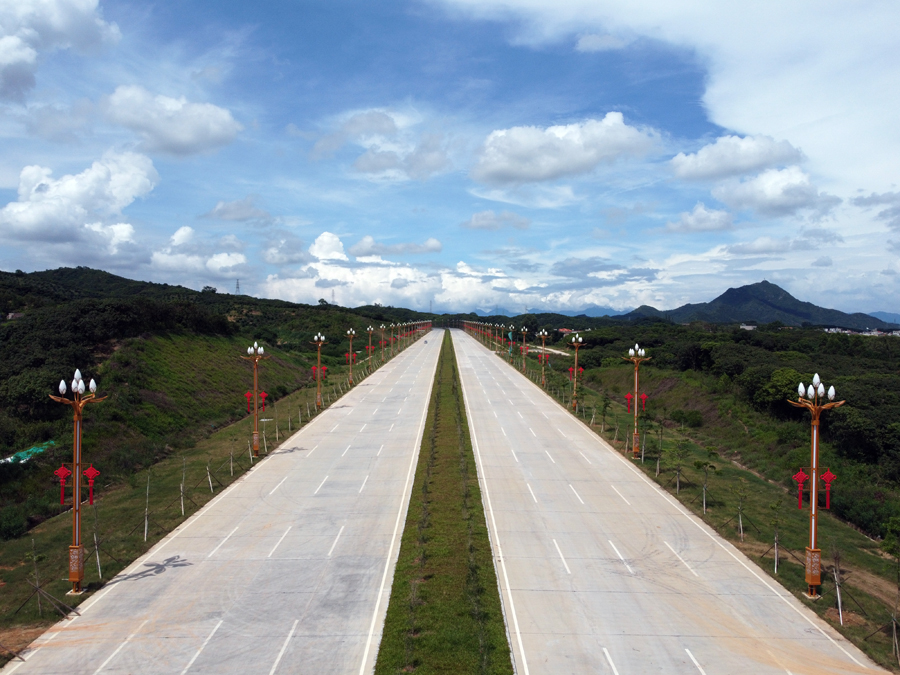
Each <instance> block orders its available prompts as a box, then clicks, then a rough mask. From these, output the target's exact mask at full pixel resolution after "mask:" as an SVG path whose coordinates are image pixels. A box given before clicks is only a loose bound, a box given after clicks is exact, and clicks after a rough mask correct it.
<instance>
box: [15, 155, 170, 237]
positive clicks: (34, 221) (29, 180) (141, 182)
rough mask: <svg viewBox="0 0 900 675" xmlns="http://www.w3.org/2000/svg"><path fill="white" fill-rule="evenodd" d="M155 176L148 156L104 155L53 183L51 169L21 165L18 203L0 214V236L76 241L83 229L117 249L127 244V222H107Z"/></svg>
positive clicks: (142, 193)
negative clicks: (79, 170) (107, 241)
mask: <svg viewBox="0 0 900 675" xmlns="http://www.w3.org/2000/svg"><path fill="white" fill-rule="evenodd" d="M157 180H158V176H157V173H156V170H155V169H154V168H153V162H151V161H150V158H149V157H146V156H144V155H140V154H137V153H133V152H124V153H114V152H108V153H106V154H105V155H103V157H102V158H101V159H99V160H98V161H96V162H94V163H93V164H92V165H91V166H90V168H88V169H85V170H84V171H82V172H81V173H78V174H70V175H65V176H63V177H61V178H58V179H56V178H53V172H52V170H51V169H48V168H46V167H42V166H26V167H25V168H24V169H22V173H21V175H20V178H19V198H18V200H17V201H14V202H10V203H8V204H7V205H6V206H4V207H3V208H2V209H0V232H2V234H3V235H4V236H7V237H10V238H13V239H19V240H23V241H46V242H62V241H76V240H78V239H79V238H80V237H81V236H82V235H83V234H84V231H85V229H86V228H87V229H88V230H90V231H91V232H93V233H94V234H105V235H106V236H108V238H109V240H110V246H111V247H112V248H113V249H117V248H118V246H119V245H120V244H122V243H124V242H125V241H130V239H131V235H132V234H133V230H129V229H128V228H130V227H131V226H130V225H127V224H126V223H115V222H114V223H112V224H109V225H106V224H104V223H107V222H109V221H115V220H118V219H119V218H121V215H122V210H123V209H124V208H125V207H126V206H128V205H129V204H131V203H132V202H133V201H134V200H135V199H137V198H139V197H143V196H145V195H147V194H148V193H149V192H150V191H151V190H152V189H153V187H154V186H155V185H156V182H157Z"/></svg>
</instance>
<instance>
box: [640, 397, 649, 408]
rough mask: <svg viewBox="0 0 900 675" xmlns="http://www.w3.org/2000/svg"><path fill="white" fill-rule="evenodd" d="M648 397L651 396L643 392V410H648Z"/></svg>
mask: <svg viewBox="0 0 900 675" xmlns="http://www.w3.org/2000/svg"><path fill="white" fill-rule="evenodd" d="M648 398H649V397H648V396H647V394H641V396H640V399H641V410H644V411H646V410H647V399H648Z"/></svg>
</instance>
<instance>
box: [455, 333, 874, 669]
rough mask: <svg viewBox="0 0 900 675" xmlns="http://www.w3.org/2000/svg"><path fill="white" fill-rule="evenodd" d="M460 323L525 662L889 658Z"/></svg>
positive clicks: (647, 665)
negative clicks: (758, 563)
mask: <svg viewBox="0 0 900 675" xmlns="http://www.w3.org/2000/svg"><path fill="white" fill-rule="evenodd" d="M452 334H453V340H454V348H455V350H456V355H457V360H458V364H459V372H460V378H461V380H462V386H463V392H464V395H465V402H466V410H467V414H468V416H469V428H470V430H471V433H472V436H473V438H472V440H473V447H474V448H475V451H476V460H477V463H478V471H479V480H480V482H481V487H482V490H483V492H484V494H485V507H486V509H487V521H488V525H489V528H490V532H491V539H492V545H493V547H494V554H495V561H496V564H497V572H498V578H499V580H500V586H501V596H502V599H503V605H504V614H505V616H506V621H507V626H508V628H509V631H510V638H511V642H512V646H513V653H514V657H515V662H516V666H517V672H519V673H520V674H524V675H529V673H531V674H534V675H538V674H541V673H553V674H555V673H563V672H565V673H621V675H626V674H628V673H632V674H645V673H656V672H659V673H685V674H687V673H692V674H694V675H696V673H698V672H707V673H709V674H710V675H713V674H714V673H735V674H738V673H739V674H745V673H754V674H756V673H760V674H768V673H779V674H781V675H784V674H785V673H793V675H800V674H801V673H810V674H812V673H816V674H817V675H818V674H821V673H854V672H872V670H867V669H874V670H878V668H877V666H875V664H873V663H872V662H871V661H870V660H869V659H868V658H867V657H865V656H864V655H863V654H862V653H861V652H860V651H859V650H858V649H856V648H855V647H853V646H852V645H851V644H850V643H848V642H847V641H846V640H844V639H843V638H841V637H840V636H839V635H838V634H837V633H836V632H835V631H833V630H832V629H831V628H830V627H829V626H827V625H826V624H825V623H824V622H822V621H820V620H819V619H818V618H817V617H816V616H815V615H814V614H812V613H811V612H809V611H808V610H806V608H804V607H803V605H801V604H800V603H799V602H798V601H796V600H795V599H794V598H793V597H792V596H790V595H789V594H788V593H786V592H785V591H784V590H783V589H782V588H780V587H779V586H777V585H776V584H774V583H773V582H772V581H770V580H769V579H768V578H767V577H766V575H765V574H763V573H762V572H761V571H759V570H758V569H757V568H755V566H754V565H753V564H752V563H751V562H750V561H749V560H748V559H747V558H746V557H744V556H743V554H741V553H740V552H739V551H737V549H735V548H734V547H733V546H731V545H730V544H728V543H727V542H726V541H724V540H723V539H721V538H720V537H719V536H718V535H716V534H715V533H714V532H713V531H712V530H711V529H709V528H708V527H707V526H706V525H705V524H704V523H703V522H702V521H700V520H699V519H698V518H696V517H694V516H693V515H692V514H689V513H688V512H687V511H686V510H685V509H684V508H683V507H682V506H681V505H680V504H678V503H677V502H676V501H675V500H674V499H672V498H671V497H670V496H669V495H667V494H666V493H665V492H664V491H663V490H661V489H659V488H658V487H657V486H656V485H655V484H653V483H652V482H651V481H650V480H649V479H647V478H646V477H645V476H644V475H643V474H642V473H641V472H640V471H639V470H638V469H636V468H635V467H633V466H631V465H630V463H629V460H626V459H625V458H623V457H622V456H621V455H619V454H618V453H616V452H615V451H613V450H612V448H610V447H609V446H608V445H607V444H606V443H605V442H603V441H602V440H601V439H600V438H599V437H598V436H597V435H596V434H594V433H593V432H591V431H590V430H589V429H588V428H587V427H586V426H585V425H583V424H582V423H581V422H579V421H578V420H577V419H575V418H574V417H573V416H572V415H571V414H570V413H568V412H567V411H565V410H564V409H563V408H562V407H560V406H559V405H558V404H557V403H556V402H555V401H553V399H551V398H550V397H549V396H547V395H546V394H544V392H543V391H541V389H540V388H539V387H537V386H535V385H534V384H533V383H532V382H531V381H529V380H528V379H527V378H525V377H523V376H522V375H521V373H519V372H518V371H516V370H514V369H513V368H511V367H510V366H509V365H508V364H506V363H504V362H503V361H502V360H501V359H499V358H497V357H496V356H494V355H493V354H492V353H491V352H490V351H489V350H487V349H485V348H484V347H483V346H482V345H481V344H480V343H479V342H477V341H476V340H474V339H473V338H471V337H469V336H468V335H466V334H464V333H462V332H460V331H453V332H452Z"/></svg>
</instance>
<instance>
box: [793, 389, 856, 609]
mask: <svg viewBox="0 0 900 675" xmlns="http://www.w3.org/2000/svg"><path fill="white" fill-rule="evenodd" d="M797 393H798V394H799V395H800V396H799V398H798V399H797V400H796V401H791V400H788V403H790V404H791V405H792V406H794V407H795V408H806V409H807V410H809V413H810V415H812V448H811V460H810V467H809V473H810V475H809V476H805V475H803V469H800V471H799V472H798V474H797V475H795V476H794V480H796V481H797V482H798V483H799V487H800V495H801V497H800V499H801V501H802V499H803V497H802V495H803V481H805V480H806V479H807V478H809V546H807V547H806V584H807V586H808V587H809V588H808V591H809V593H808V595H809V597H810V598H816V597H818V592H817V589H816V587H817V586H820V585H821V584H822V551H821V550H820V549H819V548H818V539H819V527H818V525H819V522H818V521H819V477H820V476H819V417H820V416H821V414H822V411H823V410H831V409H832V408H837V407H838V406H842V405H844V403H846V401H835V400H834V397H835V392H834V387H829V389H828V400H829V403H823V401H824V400H825V385H824V384H822V382H821V380H820V379H819V374H818V373H816V374H815V375H814V376H813V381H812V384H811V385H809V388H807V389H804V387H803V383H802V382H801V383H800V386H799V387H797ZM827 473H829V474H830V471H828V472H827ZM824 478H825V480H826V481H828V483H829V484H830V483H831V481H832V480H834V475H833V474H831V477H830V478H829V476H827V475H826V476H824Z"/></svg>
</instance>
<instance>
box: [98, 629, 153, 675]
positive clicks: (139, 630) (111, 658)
mask: <svg viewBox="0 0 900 675" xmlns="http://www.w3.org/2000/svg"><path fill="white" fill-rule="evenodd" d="M149 620H150V619H145V620H144V623H142V624H141V625H140V626H138V627H137V630H135V631H134V632H133V633H132V634H131V635H129V636H128V637H127V638H125V641H124V642H123V643H122V644H120V645H119V646H118V647H116V651H114V652H113V653H112V654H110V655H109V656H107V657H106V661H104V662H103V663H101V664H100V667H99V668H97V670H95V671H94V675H97V673H99V672H100V671H101V670H103V669H104V668H106V665H107V664H108V663H109V662H110V661H112V660H113V659H114V658H115V656H116V654H118V653H119V652H120V651H121V650H122V647H124V646H125V645H127V644H128V643H129V642H131V638H133V637H134V636H135V635H137V634H138V633H140V632H141V628H143V627H144V624H146V623H147V622H148V621H149Z"/></svg>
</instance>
